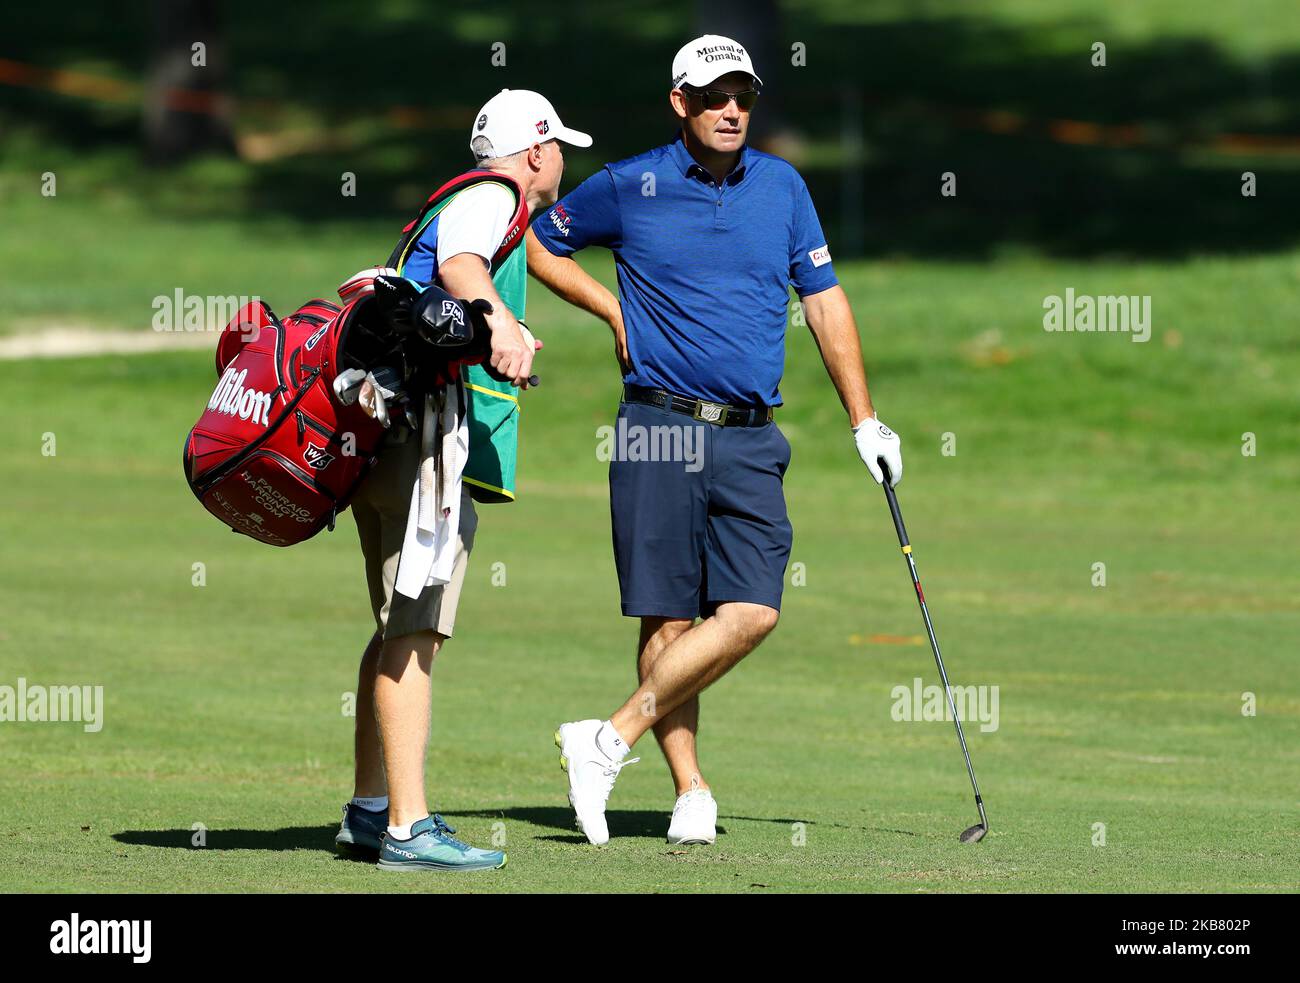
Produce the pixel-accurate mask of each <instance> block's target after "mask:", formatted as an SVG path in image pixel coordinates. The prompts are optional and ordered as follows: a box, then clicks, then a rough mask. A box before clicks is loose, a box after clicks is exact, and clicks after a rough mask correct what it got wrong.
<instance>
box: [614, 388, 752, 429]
mask: <svg viewBox="0 0 1300 983" xmlns="http://www.w3.org/2000/svg"><path fill="white" fill-rule="evenodd" d="M623 402H625V403H644V404H646V405H647V406H658V407H659V408H660V409H665V410H672V411H673V412H674V413H684V414H685V415H686V416H689V417H691V418H693V419H696V420H700V421H702V422H704V423H712V424H716V425H717V426H719V427H763V426H766V425H767V424H769V423H771V422H772V407H770V406H728V405H727V404H726V403H710V402H709V401H708V400H704V399H692V398H691V397H689V396H678V395H676V394H675V393H670V392H664V390H662V389H651V388H650V387H649V386H630V385H624V386H623Z"/></svg>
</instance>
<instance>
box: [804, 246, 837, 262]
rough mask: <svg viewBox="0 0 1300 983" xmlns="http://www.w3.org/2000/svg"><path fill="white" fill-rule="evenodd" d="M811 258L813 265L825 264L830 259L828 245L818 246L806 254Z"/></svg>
mask: <svg viewBox="0 0 1300 983" xmlns="http://www.w3.org/2000/svg"><path fill="white" fill-rule="evenodd" d="M808 258H809V259H811V260H812V264H813V266H825V265H826V264H827V263H829V262H830V261H831V250H830V247H829V246H818V247H817V248H816V249H814V250H813V251H812V252H810V253H809V254H808Z"/></svg>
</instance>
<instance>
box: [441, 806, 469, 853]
mask: <svg viewBox="0 0 1300 983" xmlns="http://www.w3.org/2000/svg"><path fill="white" fill-rule="evenodd" d="M433 826H434V829H435V830H436V831H437V833H438V836H439V838H440V839H441V840H442V841H443V842H444V843H446V844H447V845H448V846H454V847H455V848H456V849H458V850H472V849H473V847H471V846H470V845H469V844H468V843H463V842H461V841H460V840H458V839H456V837H455V836H453V835H452V834H453V833H455V832H456V831H455V830H454V829H452V828H451V827H450V826H448V825H447V820H445V819H443V818H442V817H441V816H440V815H438V814H437V813H434V815H433Z"/></svg>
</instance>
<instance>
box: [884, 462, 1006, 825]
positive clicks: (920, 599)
mask: <svg viewBox="0 0 1300 983" xmlns="http://www.w3.org/2000/svg"><path fill="white" fill-rule="evenodd" d="M876 460H877V461H878V462H879V464H880V470H881V473H882V474H883V475H884V476H885V480H884V481H883V482H882V484H883V485H884V488H885V499H886V501H888V502H889V514H890V515H892V516H893V517H894V530H895V532H897V533H898V545H899V548H900V549H902V551H903V556H905V557H906V558H907V569H908V572H909V573H911V575H912V586H913V587H915V588H916V602H917V603H918V604H919V605H920V606H921V618H922V620H923V621H925V632H926V634H927V635H929V636H930V649H931V651H933V652H934V663H935V665H937V666H938V667H939V677H940V678H941V679H942V680H943V689H944V692H946V693H947V694H948V708H949V709H950V710H951V711H952V722H953V723H954V724H956V726H957V740H958V741H960V742H961V753H962V754H963V755H965V757H966V771H967V772H968V773H969V774H970V784H971V788H973V789H974V790H975V807H976V808H977V809H979V812H980V821H979V822H978V823H977V824H976V825H974V826H972V827H970V829H968V830H966V831H965V832H963V833H962V834H961V842H962V843H978V842H979V841H980V840H982V839H984V836H985V834H986V833H988V831H989V820H988V816H986V815H985V814H984V800H983V799H982V798H981V797H980V786H979V782H977V781H975V768H974V766H972V765H971V763H970V751H968V750H967V749H966V735H965V734H963V733H962V730H961V718H960V717H959V716H958V715H957V704H956V703H955V702H954V701H953V698H952V687H951V686H949V685H948V673H947V672H946V671H945V670H944V668H943V656H941V655H940V654H939V640H938V639H937V638H935V636H934V625H933V623H931V621H930V610H929V608H927V607H926V606H925V592H924V591H922V590H921V578H920V577H919V576H917V573H916V561H915V560H913V559H912V545H911V543H909V542H908V541H907V530H906V529H905V528H903V513H902V512H900V511H899V510H898V497H897V496H896V495H895V494H894V488H893V486H892V485H891V484H890V479H891V477H892V476H891V475H890V473H889V465H887V464H886V463H885V459H884V458H883V457H882V458H877V459H876Z"/></svg>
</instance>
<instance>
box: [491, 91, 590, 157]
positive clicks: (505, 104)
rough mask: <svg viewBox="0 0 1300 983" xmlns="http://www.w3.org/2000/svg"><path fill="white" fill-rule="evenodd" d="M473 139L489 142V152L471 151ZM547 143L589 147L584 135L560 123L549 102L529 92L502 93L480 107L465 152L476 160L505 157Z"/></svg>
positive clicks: (588, 139)
mask: <svg viewBox="0 0 1300 983" xmlns="http://www.w3.org/2000/svg"><path fill="white" fill-rule="evenodd" d="M475 137H487V138H488V140H490V141H491V142H492V149H491V151H490V152H488V153H486V154H485V153H482V152H476V151H474V138H475ZM547 140H563V141H564V142H565V143H571V144H573V145H574V146H575V147H590V146H591V137H590V136H589V135H588V134H586V133H583V132H581V131H580V130H571V129H569V128H568V127H567V126H565V125H564V124H563V123H561V122H560V117H559V114H558V113H556V111H555V107H554V106H552V105H551V103H550V100H549V99H547V98H546V97H545V96H543V95H542V94H541V93H539V92H533V91H532V90H531V89H502V90H501V91H500V92H498V93H497V94H496V95H494V96H493V97H492V98H491V99H489V100H488V101H487V102H486V103H484V104H483V108H482V109H480V110H479V111H478V116H476V117H475V118H474V122H473V124H472V125H471V126H470V130H469V141H470V147H469V149H470V151H471V152H473V153H474V156H475V158H477V159H478V160H488V159H490V158H492V157H509V156H510V155H511V154H517V153H519V151H521V150H527V149H528V148H529V147H531V146H532V145H533V144H535V143H545V142H546V141H547Z"/></svg>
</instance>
